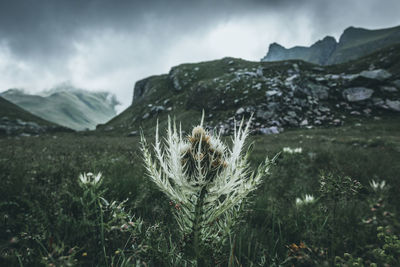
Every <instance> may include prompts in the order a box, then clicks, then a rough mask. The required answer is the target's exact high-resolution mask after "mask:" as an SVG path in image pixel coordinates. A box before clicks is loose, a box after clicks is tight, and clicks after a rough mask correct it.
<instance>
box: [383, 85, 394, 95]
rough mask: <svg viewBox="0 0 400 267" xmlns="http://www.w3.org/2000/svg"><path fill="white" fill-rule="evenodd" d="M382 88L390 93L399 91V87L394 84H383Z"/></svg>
mask: <svg viewBox="0 0 400 267" xmlns="http://www.w3.org/2000/svg"><path fill="white" fill-rule="evenodd" d="M381 90H382V91H386V92H389V93H394V92H397V88H396V87H394V86H382V87H381Z"/></svg>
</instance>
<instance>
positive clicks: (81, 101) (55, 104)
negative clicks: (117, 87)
mask: <svg viewBox="0 0 400 267" xmlns="http://www.w3.org/2000/svg"><path fill="white" fill-rule="evenodd" d="M0 95H1V96H3V97H4V98H6V99H7V100H9V101H11V102H13V103H15V104H17V105H19V106H20V107H22V108H24V109H26V110H29V111H30V112H32V113H33V114H35V115H37V116H39V117H41V118H44V119H46V120H49V121H51V122H54V123H58V124H60V125H63V126H66V127H69V128H71V129H75V130H84V129H94V128H95V126H96V125H97V124H99V123H104V122H106V121H108V120H109V119H111V118H112V117H113V116H115V115H116V111H115V109H114V108H115V106H116V105H117V104H118V102H117V101H116V99H115V97H114V96H112V95H110V94H109V93H106V92H89V91H85V90H81V89H76V88H72V87H70V86H61V87H59V88H55V89H52V90H50V91H48V92H43V93H42V94H38V95H31V94H27V93H25V92H23V91H22V90H18V89H10V90H8V91H6V92H3V93H1V94H0Z"/></svg>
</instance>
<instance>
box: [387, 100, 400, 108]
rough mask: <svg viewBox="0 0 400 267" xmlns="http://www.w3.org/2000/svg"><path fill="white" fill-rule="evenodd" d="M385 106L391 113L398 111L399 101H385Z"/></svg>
mask: <svg viewBox="0 0 400 267" xmlns="http://www.w3.org/2000/svg"><path fill="white" fill-rule="evenodd" d="M386 105H387V106H388V107H389V109H391V110H393V111H400V101H399V100H394V101H392V100H389V99H386Z"/></svg>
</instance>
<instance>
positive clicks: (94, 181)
mask: <svg viewBox="0 0 400 267" xmlns="http://www.w3.org/2000/svg"><path fill="white" fill-rule="evenodd" d="M101 175H102V174H101V172H99V173H98V174H96V175H94V174H93V173H91V172H88V173H83V174H79V180H80V182H81V184H82V185H98V184H100V182H101Z"/></svg>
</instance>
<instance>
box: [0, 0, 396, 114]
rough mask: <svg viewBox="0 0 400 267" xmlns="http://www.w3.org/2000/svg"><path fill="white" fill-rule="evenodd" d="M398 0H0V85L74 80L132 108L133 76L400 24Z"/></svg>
mask: <svg viewBox="0 0 400 267" xmlns="http://www.w3.org/2000/svg"><path fill="white" fill-rule="evenodd" d="M397 10H400V2H399V1H398V0H387V1H384V2H383V1H378V0H354V1H351V2H350V1H345V0H338V1H327V0H319V1H314V0H298V1H289V0H279V1H278V0H272V1H271V0H221V1H212V0H197V1H189V0H169V1H164V0H156V1H136V0H116V1H110V0H86V1H80V0H59V1H54V0H41V1H33V0H9V1H1V2H0V73H1V76H2V79H1V80H0V91H4V90H6V89H8V88H11V87H24V88H26V89H27V90H30V91H32V92H35V91H39V90H42V89H48V88H51V87H52V86H54V85H56V84H58V83H61V82H64V81H69V82H70V83H72V84H74V85H75V86H78V87H81V88H87V89H90V90H110V91H112V92H114V93H115V94H117V97H118V99H119V100H120V101H121V102H122V103H123V106H122V108H125V107H127V106H128V105H129V104H130V102H131V98H132V87H133V85H134V83H135V81H137V80H139V79H141V78H144V77H146V76H149V75H153V74H160V73H165V72H167V71H168V70H169V69H170V68H171V67H172V66H173V65H177V64H180V63H184V62H196V61H204V60H211V59H215V58H222V57H224V56H233V57H241V58H245V59H249V60H259V59H260V58H261V57H262V56H264V55H265V53H266V52H267V48H268V45H269V44H270V43H271V42H279V43H281V44H282V45H284V46H288V47H290V46H294V45H298V44H299V45H309V44H311V43H313V42H314V41H316V40H318V39H321V38H323V37H324V36H325V35H327V34H329V35H333V36H335V37H336V38H337V37H339V35H340V34H341V32H342V31H343V30H344V29H345V28H346V27H348V26H350V25H354V26H362V27H368V28H381V27H389V26H394V25H397V24H400V19H399V18H398V16H397V14H396V13H397V12H396V11H397Z"/></svg>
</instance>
